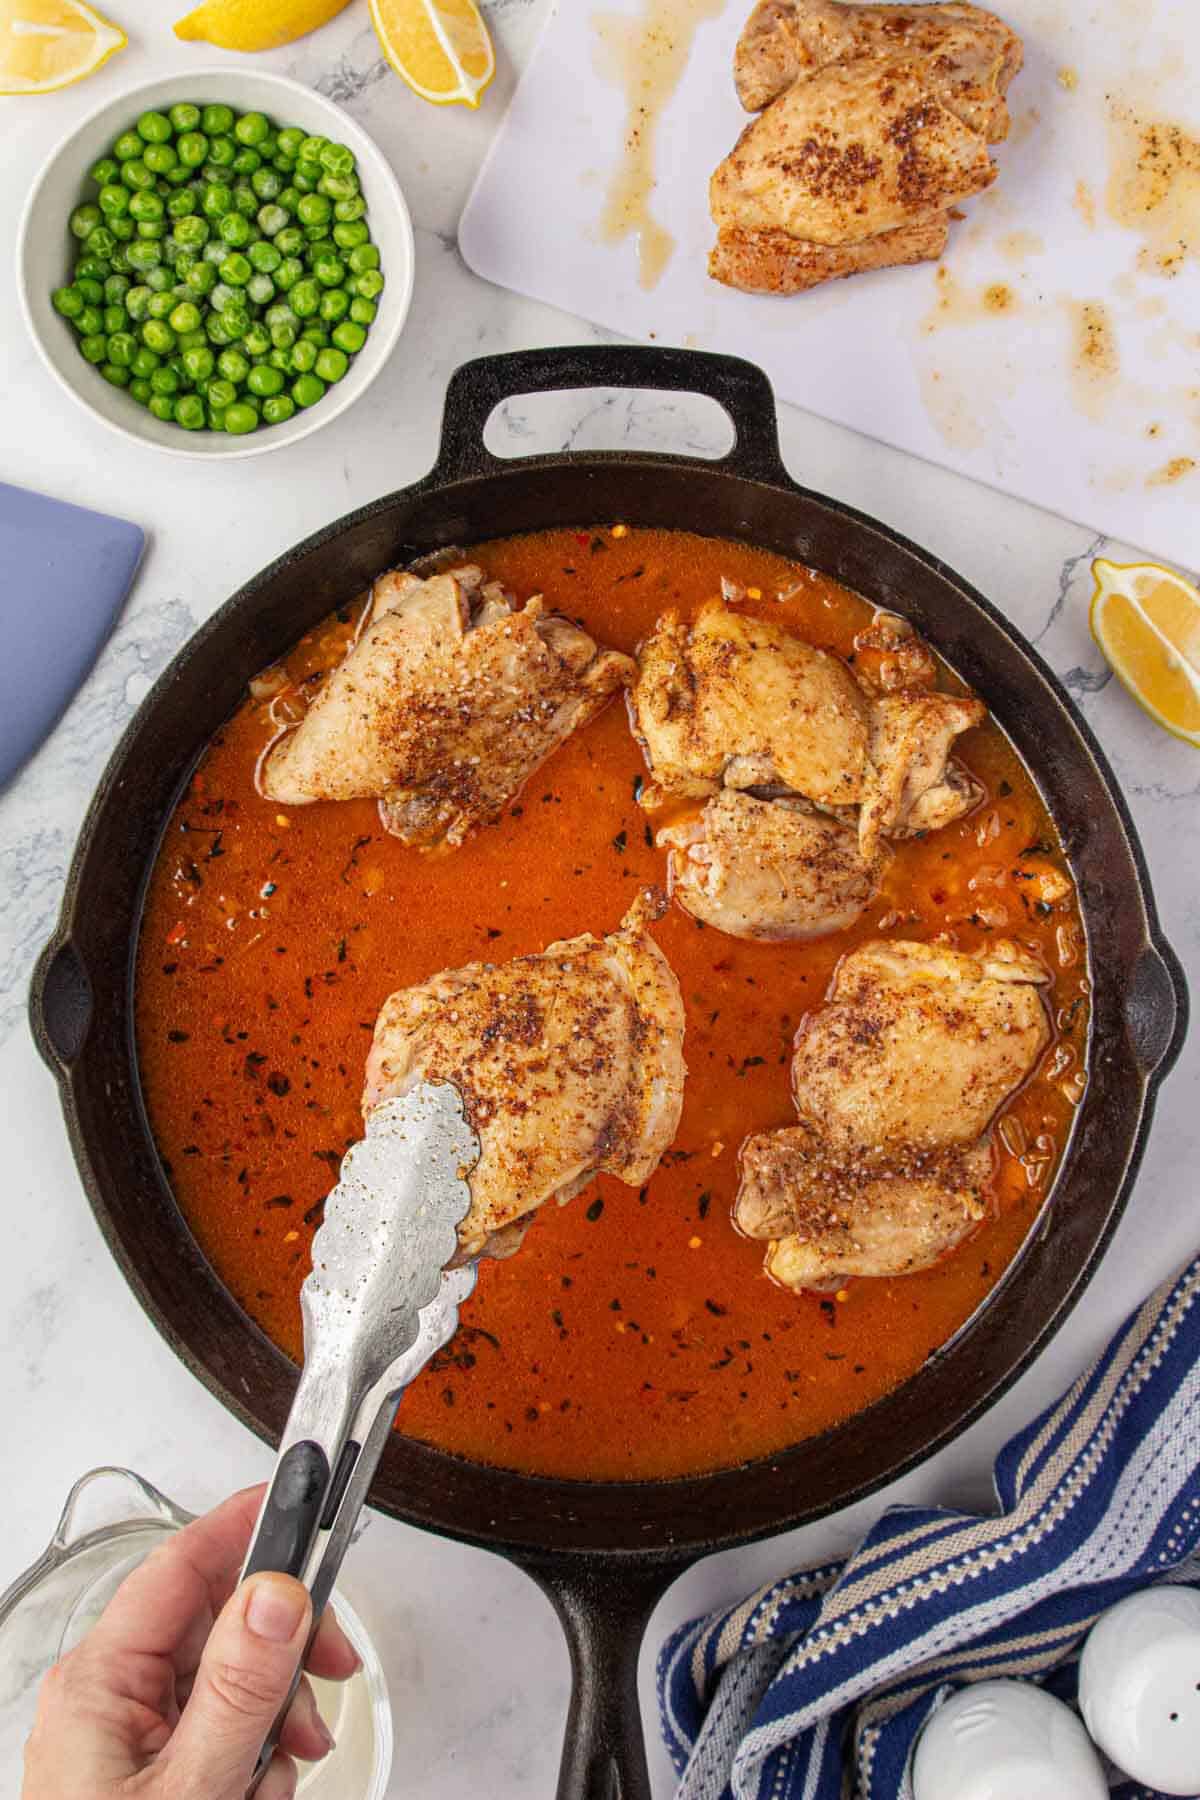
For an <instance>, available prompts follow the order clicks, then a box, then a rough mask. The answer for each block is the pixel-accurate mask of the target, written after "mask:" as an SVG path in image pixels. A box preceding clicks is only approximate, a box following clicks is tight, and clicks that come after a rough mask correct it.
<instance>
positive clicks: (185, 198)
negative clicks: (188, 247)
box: [167, 188, 196, 222]
mask: <svg viewBox="0 0 1200 1800" xmlns="http://www.w3.org/2000/svg"><path fill="white" fill-rule="evenodd" d="M194 205H195V196H194V195H193V193H192V191H191V189H190V188H176V190H175V192H174V193H173V194H171V195H170V196H169V198H168V200H167V217H168V218H171V219H174V220H176V222H178V221H179V220H180V219H194V218H195V216H196V215H195V213H194V212H193V211H192V208H193V206H194Z"/></svg>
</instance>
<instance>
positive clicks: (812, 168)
mask: <svg viewBox="0 0 1200 1800" xmlns="http://www.w3.org/2000/svg"><path fill="white" fill-rule="evenodd" d="M1021 60H1022V49H1021V41H1020V39H1019V38H1018V37H1017V35H1016V33H1015V32H1013V31H1011V30H1010V29H1009V27H1008V26H1007V25H1005V24H1004V22H1003V21H1002V20H1001V19H998V18H997V17H996V16H995V15H994V14H992V13H989V12H986V11H984V10H983V9H982V8H981V7H977V6H972V5H966V4H962V5H958V4H955V5H930V6H876V5H846V4H842V3H841V0H761V4H760V5H758V6H757V7H756V8H755V10H754V12H753V13H752V14H751V16H750V19H749V21H748V22H747V24H746V26H745V29H744V30H743V32H742V35H741V37H740V39H739V41H738V46H737V50H736V52H735V57H734V80H735V84H736V87H737V91H738V97H739V99H740V100H741V102H742V104H743V106H744V107H745V108H746V109H747V111H750V112H755V113H757V114H758V117H757V118H756V119H755V120H754V121H753V123H752V124H750V125H748V126H747V127H746V129H745V131H744V132H743V133H742V136H741V137H740V139H739V140H738V143H737V144H736V146H735V147H734V149H733V151H732V152H731V153H730V155H729V156H728V157H726V159H725V161H724V162H723V163H721V165H720V166H719V168H718V169H717V170H716V172H715V174H714V176H713V178H712V182H711V186H710V206H711V211H712V216H713V221H714V223H715V224H716V226H717V234H718V235H717V244H716V247H715V249H714V250H713V252H712V255H711V257H710V260H709V272H710V274H711V275H712V276H713V277H714V278H715V279H716V280H718V281H722V282H724V283H726V284H727V285H729V286H732V287H738V288H742V289H744V290H746V291H749V292H756V293H798V292H800V291H802V290H803V289H805V288H810V287H815V286H817V285H818V284H819V283H820V282H822V281H828V280H831V279H835V278H838V277H841V276H845V275H853V274H858V273H861V272H863V271H865V270H867V269H875V268H883V267H888V266H894V265H897V264H902V263H912V262H918V261H924V260H928V259H935V258H937V257H939V256H940V255H941V253H942V251H943V250H944V249H945V246H946V241H947V235H948V231H949V223H950V218H951V215H952V211H953V209H954V208H956V207H957V206H959V205H960V204H961V203H962V202H963V201H964V200H967V199H969V198H970V197H971V196H972V195H974V194H977V193H980V192H981V191H982V190H983V189H985V188H987V187H989V186H990V185H991V184H992V182H993V181H994V180H995V179H996V174H997V168H996V165H995V163H994V162H993V161H992V159H991V157H990V155H989V154H988V146H989V144H993V143H996V142H999V141H1000V140H1001V139H1002V138H1004V137H1005V136H1006V135H1007V132H1008V126H1009V116H1008V109H1007V105H1006V103H1005V93H1006V90H1007V88H1008V84H1009V82H1010V81H1011V80H1012V78H1013V76H1014V75H1015V74H1016V73H1017V71H1018V70H1019V68H1020V66H1021Z"/></svg>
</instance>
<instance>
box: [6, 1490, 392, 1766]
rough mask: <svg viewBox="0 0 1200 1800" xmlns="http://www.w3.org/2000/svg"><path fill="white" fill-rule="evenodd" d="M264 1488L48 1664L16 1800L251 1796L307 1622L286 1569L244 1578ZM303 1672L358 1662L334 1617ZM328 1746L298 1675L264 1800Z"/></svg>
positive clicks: (335, 1675)
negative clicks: (240, 1582)
mask: <svg viewBox="0 0 1200 1800" xmlns="http://www.w3.org/2000/svg"><path fill="white" fill-rule="evenodd" d="M263 1492H264V1490H263V1488H261V1487H256V1488H247V1489H246V1491H245V1492H244V1493H241V1494H235V1495H234V1496H233V1498H232V1499H231V1500H226V1501H225V1503H224V1505H223V1506H218V1507H217V1508H216V1510H215V1511H214V1512H211V1513H209V1514H208V1515H207V1516H206V1517H205V1518H202V1519H197V1520H196V1521H195V1522H194V1523H193V1524H191V1525H188V1526H187V1527H186V1528H185V1529H184V1530H183V1531H180V1532H178V1533H177V1534H176V1535H175V1536H174V1537H172V1538H171V1539H169V1540H168V1542H167V1543H165V1544H164V1545H162V1547H161V1548H160V1549H157V1550H155V1551H154V1553H153V1554H152V1555H151V1556H149V1557H148V1558H147V1559H146V1561H145V1562H144V1563H142V1564H141V1566H140V1567H139V1568H137V1569H135V1570H134V1572H133V1574H132V1575H130V1576H129V1577H128V1579H127V1580H126V1581H124V1582H122V1584H121V1586H120V1587H119V1588H118V1590H117V1592H116V1593H115V1594H114V1595H113V1598H112V1599H111V1600H110V1601H109V1604H108V1606H107V1607H106V1608H105V1610H104V1612H103V1614H102V1615H101V1617H100V1618H99V1619H98V1620H97V1622H96V1624H95V1625H94V1626H93V1627H92V1629H91V1631H90V1632H89V1633H88V1635H87V1636H86V1637H85V1638H84V1639H83V1641H82V1642H81V1643H80V1644H79V1645H78V1646H77V1647H76V1648H75V1649H74V1650H72V1651H71V1652H70V1654H69V1655H67V1656H65V1657H64V1658H63V1659H62V1661H61V1662H60V1663H56V1664H55V1666H54V1668H52V1669H51V1670H50V1672H49V1674H48V1675H47V1676H46V1679H45V1681H44V1682H43V1684H42V1689H41V1693H40V1695H39V1698H38V1710H37V1719H36V1721H35V1723H34V1728H33V1731H32V1733H31V1735H30V1738H29V1743H28V1745H27V1746H26V1750H25V1780H24V1785H23V1787H22V1789H21V1800H245V1793H246V1788H247V1786H248V1785H249V1781H250V1777H251V1775H252V1774H253V1772H254V1766H255V1763H256V1762H257V1760H258V1753H259V1751H260V1749H261V1748H262V1744H263V1740H264V1738H265V1737H266V1735H267V1733H268V1731H269V1730H270V1728H271V1725H272V1722H273V1721H274V1718H275V1715H276V1713H277V1712H278V1711H279V1708H280V1707H281V1706H282V1704H283V1702H284V1700H285V1699H286V1698H287V1693H288V1688H289V1687H290V1685H291V1681H292V1676H293V1675H294V1673H295V1671H296V1666H297V1664H298V1663H299V1661H300V1657H301V1655H302V1654H303V1651H304V1646H305V1644H306V1643H307V1641H308V1631H309V1622H310V1619H311V1616H312V1606H311V1602H310V1600H309V1596H308V1591H307V1589H306V1588H305V1587H304V1586H303V1585H302V1584H301V1583H300V1582H298V1581H293V1580H292V1578H291V1577H290V1576H288V1575H272V1574H261V1575H255V1576H252V1577H251V1579H250V1580H249V1581H247V1582H246V1583H245V1584H244V1585H243V1586H241V1587H238V1586H237V1579H238V1573H239V1571H240V1569H241V1566H242V1561H243V1558H244V1557H245V1554H246V1547H247V1545H248V1544H249V1542H250V1535H251V1532H252V1531H253V1529H254V1521H255V1519H256V1518H257V1517H258V1511H259V1507H260V1505H261V1503H262V1497H263ZM305 1666H306V1667H307V1668H308V1669H309V1670H310V1671H311V1672H312V1673H313V1674H314V1675H317V1676H319V1677H321V1679H323V1680H326V1681H345V1680H346V1679H347V1678H348V1677H349V1676H351V1675H353V1674H354V1672H355V1670H356V1669H357V1668H358V1666H359V1659H358V1656H357V1655H356V1653H355V1651H354V1650H353V1649H352V1648H351V1645H350V1643H349V1642H348V1640H347V1639H346V1637H345V1635H344V1634H343V1632H342V1630H341V1628H340V1626H339V1625H338V1623H337V1621H336V1619H335V1618H334V1616H333V1614H332V1613H331V1612H326V1613H325V1614H324V1616H323V1617H322V1620H321V1625H320V1629H319V1630H318V1632H317V1635H316V1638H315V1639H314V1641H313V1647H312V1649H311V1651H310V1652H309V1654H308V1657H307V1659H306V1663H305ZM332 1745H333V1739H332V1738H331V1737H330V1735H329V1732H328V1731H327V1730H326V1728H325V1725H324V1723H323V1722H322V1719H321V1716H320V1713H319V1712H318V1711H317V1703H316V1700H315V1698H314V1697H313V1692H312V1689H311V1688H310V1686H309V1684H308V1682H307V1681H305V1680H302V1681H301V1683H300V1687H299V1689H298V1691H297V1693H296V1697H295V1699H294V1700H293V1702H292V1705H291V1707H290V1709H289V1711H288V1716H287V1721H286V1723H285V1725H284V1728H283V1731H282V1733H281V1735H280V1748H279V1749H278V1750H277V1751H276V1753H275V1756H274V1758H273V1759H272V1762H271V1766H270V1768H269V1769H268V1770H267V1773H266V1775H265V1776H264V1777H263V1780H262V1784H261V1786H260V1787H259V1789H258V1794H259V1796H260V1797H261V1800H290V1796H291V1795H292V1793H293V1792H294V1791H295V1786H296V1765H295V1763H294V1762H293V1761H292V1758H293V1757H295V1756H298V1757H301V1758H303V1759H304V1761H306V1762H316V1761H317V1760H318V1759H319V1758H320V1757H322V1756H324V1755H325V1754H326V1752H327V1751H328V1750H330V1749H331V1748H332Z"/></svg>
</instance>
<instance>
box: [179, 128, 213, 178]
mask: <svg viewBox="0 0 1200 1800" xmlns="http://www.w3.org/2000/svg"><path fill="white" fill-rule="evenodd" d="M175 154H176V155H177V156H178V158H179V160H180V162H181V163H182V164H183V166H184V168H185V169H198V168H199V167H200V165H201V163H206V162H207V161H208V139H207V138H206V137H205V135H204V133H203V132H202V131H187V132H185V133H184V135H183V136H182V137H181V138H180V140H179V142H178V143H177V144H176V146H175Z"/></svg>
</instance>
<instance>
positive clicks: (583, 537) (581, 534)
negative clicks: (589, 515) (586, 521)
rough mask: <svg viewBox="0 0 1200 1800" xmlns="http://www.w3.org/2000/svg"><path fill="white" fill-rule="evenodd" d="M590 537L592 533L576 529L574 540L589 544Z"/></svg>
mask: <svg viewBox="0 0 1200 1800" xmlns="http://www.w3.org/2000/svg"><path fill="white" fill-rule="evenodd" d="M591 538H592V534H591V532H590V531H577V532H576V533H575V542H576V543H577V544H589V543H590V542H591Z"/></svg>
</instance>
